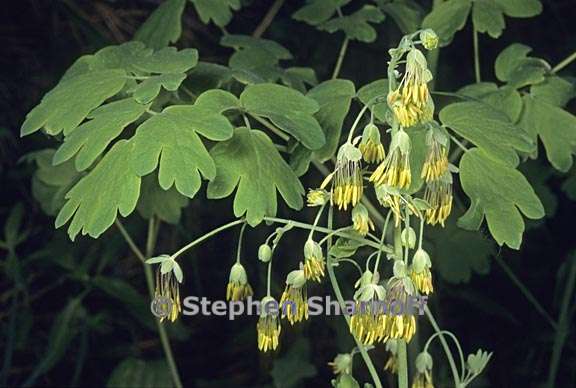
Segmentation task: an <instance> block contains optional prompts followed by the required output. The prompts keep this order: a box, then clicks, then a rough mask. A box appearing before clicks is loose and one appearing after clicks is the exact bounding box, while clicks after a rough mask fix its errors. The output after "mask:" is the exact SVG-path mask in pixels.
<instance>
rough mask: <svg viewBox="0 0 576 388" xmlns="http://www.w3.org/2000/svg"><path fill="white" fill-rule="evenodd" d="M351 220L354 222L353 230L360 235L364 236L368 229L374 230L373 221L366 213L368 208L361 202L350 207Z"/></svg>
mask: <svg viewBox="0 0 576 388" xmlns="http://www.w3.org/2000/svg"><path fill="white" fill-rule="evenodd" d="M352 222H353V224H354V230H355V231H357V232H358V233H359V234H360V235H361V236H366V235H367V234H368V231H369V230H374V223H373V222H372V220H371V219H370V216H369V215H368V210H366V207H365V206H364V205H362V204H361V203H359V204H357V205H356V206H354V209H352Z"/></svg>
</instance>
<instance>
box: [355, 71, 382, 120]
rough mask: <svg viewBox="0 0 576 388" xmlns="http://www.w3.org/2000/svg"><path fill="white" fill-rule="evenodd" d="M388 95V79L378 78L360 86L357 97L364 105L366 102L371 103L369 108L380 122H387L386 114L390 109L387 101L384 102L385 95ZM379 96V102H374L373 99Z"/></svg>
mask: <svg viewBox="0 0 576 388" xmlns="http://www.w3.org/2000/svg"><path fill="white" fill-rule="evenodd" d="M387 95H388V80H387V79H379V80H376V81H373V82H370V83H369V84H366V85H364V86H362V87H361V88H360V89H359V90H358V98H359V99H360V101H361V102H362V103H363V104H364V105H366V104H368V103H370V104H372V105H371V107H370V110H371V111H372V112H373V113H374V117H376V118H377V119H378V120H380V121H381V122H383V123H385V122H387V120H386V116H387V115H388V114H389V112H390V109H389V108H388V103H387V102H386V96H387ZM377 98H381V100H382V101H381V102H379V103H377V104H374V101H375V99H377Z"/></svg>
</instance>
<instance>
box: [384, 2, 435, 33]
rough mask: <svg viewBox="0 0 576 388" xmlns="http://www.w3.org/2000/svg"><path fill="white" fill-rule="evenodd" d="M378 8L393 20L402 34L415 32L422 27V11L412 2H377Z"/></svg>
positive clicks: (418, 5)
mask: <svg viewBox="0 0 576 388" xmlns="http://www.w3.org/2000/svg"><path fill="white" fill-rule="evenodd" d="M377 2H378V4H379V7H380V8H381V9H382V10H383V11H384V12H386V13H387V14H388V15H390V16H391V17H392V19H394V21H395V22H396V24H397V25H398V27H399V28H400V30H401V31H402V32H403V33H404V34H410V33H412V32H414V31H417V30H418V28H420V26H421V25H422V19H423V17H424V13H425V12H424V9H423V8H422V6H421V5H420V4H418V3H417V2H415V1H413V0H397V1H394V2H392V3H391V2H388V1H382V0H380V1H377Z"/></svg>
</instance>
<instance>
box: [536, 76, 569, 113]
mask: <svg viewBox="0 0 576 388" xmlns="http://www.w3.org/2000/svg"><path fill="white" fill-rule="evenodd" d="M530 95H531V96H532V97H534V98H535V99H537V100H539V101H544V102H546V103H548V104H550V105H554V106H558V107H563V106H566V104H568V102H569V101H570V100H571V99H573V98H574V97H575V96H576V88H575V87H574V85H573V84H572V83H571V82H569V81H567V80H565V79H563V78H560V77H558V76H550V77H546V80H545V81H544V82H541V83H539V84H536V85H532V86H531V87H530Z"/></svg>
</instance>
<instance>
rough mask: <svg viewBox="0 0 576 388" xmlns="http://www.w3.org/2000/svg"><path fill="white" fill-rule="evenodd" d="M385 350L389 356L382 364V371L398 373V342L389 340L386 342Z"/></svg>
mask: <svg viewBox="0 0 576 388" xmlns="http://www.w3.org/2000/svg"><path fill="white" fill-rule="evenodd" d="M386 350H387V351H388V354H389V355H388V360H386V364H384V370H386V371H388V372H390V373H393V374H396V373H398V354H397V352H398V342H397V341H396V340H395V339H389V340H388V341H386Z"/></svg>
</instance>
